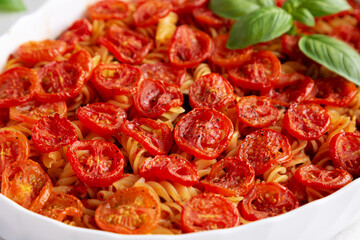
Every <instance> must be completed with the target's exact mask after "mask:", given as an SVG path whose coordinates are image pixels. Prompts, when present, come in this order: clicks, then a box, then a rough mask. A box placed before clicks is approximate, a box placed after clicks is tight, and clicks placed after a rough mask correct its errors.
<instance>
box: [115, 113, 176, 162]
mask: <svg viewBox="0 0 360 240" xmlns="http://www.w3.org/2000/svg"><path fill="white" fill-rule="evenodd" d="M121 131H122V132H123V133H125V134H126V135H128V136H130V137H132V138H134V139H135V140H136V141H138V142H139V143H140V144H141V145H142V146H143V147H144V148H145V149H146V150H147V151H148V152H149V153H150V154H151V155H154V156H156V155H164V154H167V153H168V152H169V151H170V149H171V146H172V143H173V137H172V132H171V129H170V128H169V126H168V125H167V124H165V123H162V122H156V121H155V120H152V119H150V118H136V119H134V120H132V121H125V122H124V124H123V125H122V126H121Z"/></svg>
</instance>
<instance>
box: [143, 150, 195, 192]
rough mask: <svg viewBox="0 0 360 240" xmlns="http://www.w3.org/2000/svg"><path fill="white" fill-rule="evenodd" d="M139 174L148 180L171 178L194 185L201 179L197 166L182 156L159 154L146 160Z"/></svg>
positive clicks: (185, 184) (171, 179)
mask: <svg viewBox="0 0 360 240" xmlns="http://www.w3.org/2000/svg"><path fill="white" fill-rule="evenodd" d="M139 175H140V176H141V177H144V178H145V179H147V180H155V181H157V180H170V181H173V182H176V183H180V184H181V185H184V186H191V185H194V184H195V183H196V182H197V181H198V180H199V175H198V172H197V170H196V168H195V167H194V166H193V165H192V164H191V163H190V162H189V161H187V160H186V159H185V158H182V157H180V156H163V155H157V156H156V157H155V158H148V159H147V160H145V162H144V163H143V165H142V166H141V168H140V171H139Z"/></svg>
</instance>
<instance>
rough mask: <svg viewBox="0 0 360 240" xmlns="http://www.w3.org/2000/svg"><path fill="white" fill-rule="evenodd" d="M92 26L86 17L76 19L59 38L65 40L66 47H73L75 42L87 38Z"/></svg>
mask: <svg viewBox="0 0 360 240" xmlns="http://www.w3.org/2000/svg"><path fill="white" fill-rule="evenodd" d="M92 30H93V26H92V24H91V23H90V22H89V20H87V19H86V18H82V19H79V20H76V21H75V22H74V23H73V24H72V25H71V26H70V27H69V28H68V29H67V30H66V31H65V32H63V33H62V34H61V36H60V38H59V39H60V40H62V41H65V42H67V44H68V48H70V50H71V49H73V48H74V46H75V44H76V43H78V42H80V41H83V40H85V39H87V38H89V37H90V36H91V34H92Z"/></svg>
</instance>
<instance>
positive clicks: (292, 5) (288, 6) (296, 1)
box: [282, 0, 304, 13]
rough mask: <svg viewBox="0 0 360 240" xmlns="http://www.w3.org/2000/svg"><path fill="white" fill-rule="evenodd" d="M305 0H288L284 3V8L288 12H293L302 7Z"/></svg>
mask: <svg viewBox="0 0 360 240" xmlns="http://www.w3.org/2000/svg"><path fill="white" fill-rule="evenodd" d="M303 1H304V0H287V1H286V2H284V4H283V5H282V8H283V9H284V10H285V11H287V12H288V13H291V12H293V11H294V10H295V9H297V8H298V7H300V5H301V3H302V2H303Z"/></svg>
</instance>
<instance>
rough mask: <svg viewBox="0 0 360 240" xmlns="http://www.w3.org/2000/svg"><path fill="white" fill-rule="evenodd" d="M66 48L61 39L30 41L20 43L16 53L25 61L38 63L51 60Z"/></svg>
mask: <svg viewBox="0 0 360 240" xmlns="http://www.w3.org/2000/svg"><path fill="white" fill-rule="evenodd" d="M66 50H67V44H66V42H65V41H61V40H44V41H39V42H35V41H30V42H26V43H24V44H22V45H21V46H20V47H19V48H18V50H17V54H18V56H19V58H20V59H21V60H23V61H25V62H29V63H38V62H42V61H52V60H54V59H55V58H56V57H57V56H59V55H62V54H63V53H65V51H66Z"/></svg>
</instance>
